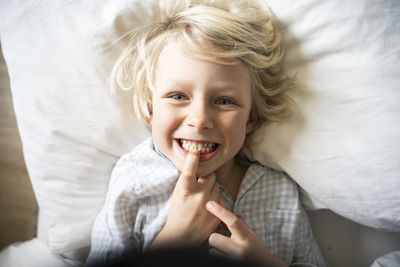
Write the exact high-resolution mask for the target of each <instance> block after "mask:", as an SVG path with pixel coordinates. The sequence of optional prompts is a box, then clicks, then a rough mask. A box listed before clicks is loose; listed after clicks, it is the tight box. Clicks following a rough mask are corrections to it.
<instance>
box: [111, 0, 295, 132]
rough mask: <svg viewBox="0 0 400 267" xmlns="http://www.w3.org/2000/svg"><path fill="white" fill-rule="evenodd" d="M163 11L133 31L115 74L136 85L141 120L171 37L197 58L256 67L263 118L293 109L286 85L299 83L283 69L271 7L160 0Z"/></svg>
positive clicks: (116, 79) (120, 83)
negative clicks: (147, 23)
mask: <svg viewBox="0 0 400 267" xmlns="http://www.w3.org/2000/svg"><path fill="white" fill-rule="evenodd" d="M159 11H160V13H159V14H160V16H159V21H156V22H153V23H151V24H150V25H145V26H142V27H139V28H137V29H135V30H133V31H132V32H131V33H130V41H129V44H128V46H127V47H126V49H125V50H124V51H123V52H122V54H121V56H120V58H119V59H118V61H117V62H116V64H115V66H114V69H113V74H112V81H113V86H112V87H113V88H114V90H117V89H123V90H132V92H133V109H134V112H135V114H136V115H137V117H138V118H139V120H141V121H142V122H144V123H145V124H146V125H148V126H149V124H148V120H149V118H150V115H151V108H152V103H151V101H152V92H154V81H155V75H156V72H155V70H156V66H157V60H158V56H159V54H160V52H161V51H162V50H163V48H164V47H165V45H166V44H167V43H169V42H176V43H177V44H179V46H180V47H181V48H182V50H183V51H184V52H185V54H187V55H188V56H190V57H193V58H198V59H202V60H207V61H212V62H216V63H219V64H235V61H236V62H237V61H238V60H239V61H240V62H243V63H244V64H245V66H246V67H247V68H248V70H249V72H250V76H251V80H252V98H253V106H252V113H253V116H255V117H256V118H257V120H258V122H259V123H261V122H263V121H265V120H272V121H280V120H282V119H284V118H286V117H288V116H289V115H290V113H291V108H290V106H291V105H290V102H291V99H290V98H289V97H288V96H287V94H286V91H287V90H288V89H289V88H291V87H292V86H293V85H292V82H291V79H289V78H287V77H285V78H283V77H282V74H281V73H282V70H281V68H282V66H281V65H282V59H283V56H284V51H283V47H282V42H281V35H280V33H279V31H278V30H277V28H276V26H275V25H274V23H273V17H272V15H271V12H270V11H269V10H268V9H266V8H265V7H261V6H259V5H258V2H255V1H250V0H244V1H241V0H235V1H229V0H218V1H212V0H209V1H207V0H199V1H196V0H170V1H162V2H160V6H159Z"/></svg>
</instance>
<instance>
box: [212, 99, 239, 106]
mask: <svg viewBox="0 0 400 267" xmlns="http://www.w3.org/2000/svg"><path fill="white" fill-rule="evenodd" d="M215 102H216V104H219V105H233V104H235V103H234V102H233V101H232V100H230V99H228V98H220V99H218V100H217V101H215Z"/></svg>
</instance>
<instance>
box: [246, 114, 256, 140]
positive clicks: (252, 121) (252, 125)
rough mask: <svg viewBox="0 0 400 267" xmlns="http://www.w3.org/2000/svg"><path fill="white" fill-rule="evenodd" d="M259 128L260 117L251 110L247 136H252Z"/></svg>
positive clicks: (247, 124)
mask: <svg viewBox="0 0 400 267" xmlns="http://www.w3.org/2000/svg"><path fill="white" fill-rule="evenodd" d="M257 126H258V116H257V113H256V112H255V111H254V109H252V110H251V112H250V115H249V120H248V121H247V123H246V134H251V133H252V132H253V131H254V130H255V129H257Z"/></svg>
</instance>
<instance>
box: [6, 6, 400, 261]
mask: <svg viewBox="0 0 400 267" xmlns="http://www.w3.org/2000/svg"><path fill="white" fill-rule="evenodd" d="M260 1H261V0H260ZM155 3H156V1H155V0H152V1H139V0H105V1H91V0H81V1H77V0H73V1H45V0H38V1H22V0H9V1H2V2H1V3H0V16H1V18H2V19H1V22H0V36H1V43H2V49H3V54H4V57H5V60H6V64H7V67H8V72H9V76H10V83H11V91H12V95H13V104H14V110H15V113H16V117H17V123H18V129H19V133H20V136H21V141H22V144H23V152H24V158H25V163H26V166H27V169H28V172H29V177H30V180H31V183H32V186H33V189H34V193H35V197H36V199H37V202H38V205H39V216H38V224H37V225H38V226H37V227H38V231H37V237H35V238H34V239H32V240H30V241H26V242H22V243H16V244H12V245H10V246H9V247H8V248H6V249H4V250H3V251H1V252H0V265H1V266H81V265H82V262H83V261H84V260H85V258H86V256H87V253H88V251H89V248H90V233H91V229H92V225H93V222H94V219H95V216H96V214H97V213H98V211H99V210H100V208H101V206H102V204H103V201H104V198H105V193H106V191H107V186H108V180H109V178H110V172H111V170H112V168H113V166H114V164H115V162H116V161H117V159H118V158H119V157H120V156H121V155H122V154H124V153H126V152H128V151H130V150H131V149H132V148H133V147H134V146H135V145H137V144H138V143H140V142H141V141H142V140H143V139H144V138H146V137H147V136H149V132H148V131H147V130H146V129H145V127H144V126H142V125H141V124H140V123H139V122H138V121H137V120H136V119H135V117H134V115H133V114H132V112H131V110H132V107H131V106H130V104H129V94H127V95H124V96H121V97H120V98H118V99H114V100H113V99H112V98H111V97H110V94H109V76H110V71H111V68H112V66H113V63H114V61H115V59H116V57H117V56H118V54H119V52H120V51H121V49H122V47H123V45H124V44H125V43H126V39H125V38H123V36H124V34H125V33H127V32H128V31H129V30H131V29H132V28H135V27H137V26H138V25H141V24H143V23H146V22H148V21H150V20H151V19H152V16H153V15H155V14H156V12H157V10H156V9H154V8H153V7H154V5H155ZM262 3H264V4H266V3H268V5H269V6H270V7H271V9H272V10H273V12H274V14H275V15H276V18H277V23H278V25H279V27H280V29H281V31H282V33H283V37H284V42H285V49H286V58H285V63H284V64H285V71H286V72H287V74H288V75H295V76H296V79H297V83H298V90H296V91H294V92H292V95H291V96H292V97H293V98H294V99H295V101H296V102H297V103H298V113H297V115H296V117H293V118H292V119H290V120H288V121H285V122H284V123H268V124H265V125H263V126H262V127H261V128H260V129H258V130H257V132H256V133H255V134H254V135H252V139H253V141H254V144H256V145H253V146H248V147H246V150H245V151H246V153H247V155H248V157H249V158H251V159H253V160H257V161H259V162H261V163H263V164H265V165H267V166H270V167H272V168H275V169H279V170H283V171H286V172H287V173H288V174H289V175H290V176H292V177H293V178H294V179H295V181H296V182H297V183H298V184H299V186H300V188H301V194H302V201H303V204H304V205H305V207H306V208H307V209H308V212H309V215H310V220H311V223H312V226H313V231H314V234H315V236H316V239H317V241H318V243H319V245H320V247H321V250H322V253H323V255H324V256H325V258H326V260H327V261H328V263H329V264H330V265H331V266H369V265H372V266H399V265H400V194H399V192H400V138H399V136H400V105H399V104H400V90H399V87H400V75H399V73H400V63H399V62H400V45H399V41H400V22H399V20H398V17H399V16H400V2H398V1H396V0H382V1H374V0H354V1H342V0H332V1H317V0H303V1H290V0H271V1H262ZM117 103H118V105H117Z"/></svg>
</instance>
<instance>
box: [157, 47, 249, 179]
mask: <svg viewBox="0 0 400 267" xmlns="http://www.w3.org/2000/svg"><path fill="white" fill-rule="evenodd" d="M251 106H252V97H251V81H250V74H249V71H248V70H247V68H246V67H245V66H244V65H243V63H238V64H235V65H221V64H216V63H211V62H207V61H202V60H196V59H193V58H190V57H187V56H185V55H184V54H183V52H181V50H180V49H179V47H178V46H176V45H167V46H166V47H165V48H164V49H163V51H162V52H161V54H160V56H159V59H158V65H157V69H156V81H155V92H154V93H153V99H152V116H151V118H150V124H151V126H152V127H151V128H152V135H153V138H154V142H155V144H156V146H157V149H158V150H159V151H160V152H161V153H163V154H164V155H165V156H166V157H167V158H168V159H170V160H171V161H172V162H173V163H174V164H175V166H176V167H177V168H178V169H179V170H182V166H183V162H184V159H185V155H186V154H187V151H188V149H190V148H188V146H192V145H196V147H199V148H200V149H201V154H200V162H199V164H198V169H197V176H205V175H208V174H210V173H212V172H215V171H216V170H218V169H219V168H221V167H224V166H231V165H230V164H232V163H233V162H234V156H235V155H236V154H237V153H238V152H239V150H240V148H241V147H242V145H243V143H244V140H245V137H246V134H247V133H250V132H251V131H252V130H253V129H254V125H255V121H253V120H250V111H251Z"/></svg>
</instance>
